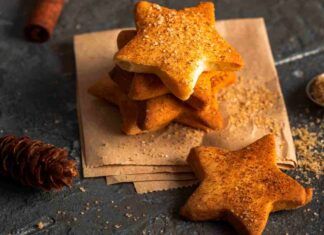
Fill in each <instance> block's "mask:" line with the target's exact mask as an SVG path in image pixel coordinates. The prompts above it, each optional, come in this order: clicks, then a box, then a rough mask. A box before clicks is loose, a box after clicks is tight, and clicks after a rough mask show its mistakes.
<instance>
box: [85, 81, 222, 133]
mask: <svg viewBox="0 0 324 235" xmlns="http://www.w3.org/2000/svg"><path fill="white" fill-rule="evenodd" d="M88 91H89V93H90V94H92V95H94V96H96V97H98V98H101V99H104V100H106V101H108V102H109V103H111V104H114V105H117V106H118V107H119V110H120V113H121V119H122V128H121V129H122V131H123V132H124V133H125V134H127V135H137V134H141V133H145V132H147V131H155V130H158V129H161V128H163V127H165V126H167V125H168V124H170V123H171V122H172V121H175V122H178V123H181V124H184V125H187V126H190V127H193V128H197V129H201V130H205V131H207V130H209V129H210V127H208V126H206V125H205V124H204V123H203V122H202V121H201V120H200V118H199V116H197V117H196V116H195V115H192V114H191V113H185V112H183V111H182V109H183V107H180V111H181V112H182V113H179V110H178V109H179V107H178V106H176V107H175V106H171V104H170V103H169V104H168V109H169V112H167V113H163V114H162V115H159V116H158V118H157V119H156V120H155V122H154V123H150V125H151V126H150V128H149V129H146V130H143V129H141V128H139V127H138V122H139V116H141V109H140V107H141V105H140V102H139V101H134V100H131V99H130V98H129V97H128V96H127V95H125V94H124V93H123V92H122V91H121V90H120V88H119V87H118V86H117V85H116V84H115V83H113V81H111V80H110V79H109V78H107V77H103V78H101V79H99V80H98V81H97V82H96V83H95V84H93V85H92V86H91V87H90V88H89V90H88ZM161 97H164V96H161ZM159 98H160V97H158V98H154V99H159ZM173 99H174V98H173ZM154 104H155V105H154V106H153V107H154V108H156V107H157V106H158V105H159V100H157V101H155V102H154ZM174 113H178V115H177V118H176V117H174V116H173V115H174ZM180 114H182V115H180ZM155 117H156V116H155ZM215 118H216V121H217V120H218V117H217V116H216V117H215ZM205 120H207V119H206V118H205ZM213 120H214V119H213ZM143 125H144V124H143ZM145 126H146V125H145Z"/></svg>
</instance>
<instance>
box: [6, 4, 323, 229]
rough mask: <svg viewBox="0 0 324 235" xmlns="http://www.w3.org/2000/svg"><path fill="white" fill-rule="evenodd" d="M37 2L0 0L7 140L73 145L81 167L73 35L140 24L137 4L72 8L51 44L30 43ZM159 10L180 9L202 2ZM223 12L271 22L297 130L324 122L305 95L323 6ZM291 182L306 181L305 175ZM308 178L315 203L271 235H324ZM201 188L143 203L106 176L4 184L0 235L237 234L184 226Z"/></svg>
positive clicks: (314, 68) (317, 56)
mask: <svg viewBox="0 0 324 235" xmlns="http://www.w3.org/2000/svg"><path fill="white" fill-rule="evenodd" d="M33 2H34V1H31V0H10V1H9V0H0V135H3V134H6V133H12V134H15V135H23V134H28V135H30V136H31V137H33V138H39V139H41V140H44V141H47V142H50V143H53V144H55V145H58V146H62V147H63V146H64V147H67V148H68V149H69V150H70V153H71V155H72V157H74V158H75V159H76V160H77V161H78V162H80V144H79V132H78V123H77V117H76V116H77V115H76V106H75V68H74V66H75V65H74V56H73V47H72V46H73V45H72V36H73V35H74V34H78V33H84V32H91V31H97V30H103V29H110V28H117V27H126V26H132V25H133V17H132V9H133V4H134V2H135V1H131V0H114V1H113V0H70V1H67V2H68V3H67V4H66V7H65V9H64V12H63V15H62V17H61V19H60V22H59V24H58V26H57V28H56V31H55V34H54V36H53V38H52V40H51V41H50V42H48V43H45V44H32V43H29V42H26V41H25V40H24V39H23V35H22V28H23V25H24V22H25V21H26V17H27V16H28V14H29V13H30V11H31V9H32V7H33ZM158 2H159V3H161V4H163V5H166V6H169V7H175V8H180V7H184V6H190V5H193V4H196V3H197V2H199V0H197V1H194V0H192V1H184V0H178V1H176V0H164V1H163V0H161V1H158ZM216 4H217V18H218V19H227V18H244V17H264V18H265V21H266V24H267V29H268V33H269V37H270V41H271V46H272V50H273V54H274V57H275V60H276V64H277V69H278V72H279V76H280V82H281V85H282V89H283V93H284V96H285V101H286V104H287V108H288V112H289V118H290V120H291V124H292V126H298V125H303V124H305V123H307V122H309V121H310V120H314V119H315V118H320V119H322V120H323V110H320V108H319V107H316V106H315V105H313V104H312V103H311V102H310V101H309V100H308V99H307V98H306V95H305V93H304V87H305V84H306V83H307V81H308V80H309V79H311V78H312V77H313V76H314V75H316V74H319V73H322V72H324V2H323V1H321V0H311V1H303V0H299V1H296V0H267V1H261V0H259V1H257V0H244V1H243V0H223V1H216ZM305 108H307V109H308V110H309V112H307V113H305ZM314 128H315V129H316V127H314ZM317 131H318V130H317ZM320 151H323V149H321V150H320ZM288 174H291V175H293V176H297V175H299V176H300V177H301V178H303V177H304V176H303V175H302V174H301V173H300V171H299V170H294V171H289V172H288ZM309 178H310V183H309V185H311V186H313V187H315V196H314V200H313V201H312V203H311V204H310V205H308V206H307V207H305V208H302V209H298V210H295V211H288V212H278V213H274V214H272V215H271V216H270V219H269V222H268V224H267V227H266V230H265V234H287V233H289V234H320V233H322V234H323V224H324V223H323V215H322V214H323V213H322V212H321V210H322V209H323V200H321V196H323V180H322V178H319V179H316V178H315V177H314V175H313V174H312V173H309ZM304 180H305V179H304ZM79 187H84V188H85V189H86V192H81V191H80V190H79ZM193 190H194V188H186V189H179V190H171V191H166V192H158V193H153V194H146V195H138V194H136V192H135V191H134V188H133V186H132V185H131V184H122V185H114V186H109V187H108V186H106V184H105V181H104V179H102V178H99V179H82V178H81V179H78V180H76V182H75V185H74V186H73V188H71V189H65V190H64V191H62V192H53V193H43V192H39V191H37V190H33V189H28V188H24V187H20V186H19V185H17V184H15V183H13V182H11V181H9V180H7V179H3V178H0V234H9V233H11V234H66V233H68V234H111V233H115V234H142V233H143V234H145V233H146V234H158V233H165V234H188V233H190V234H233V233H234V231H233V230H232V229H231V227H230V226H229V225H227V224H225V223H221V222H206V223H192V222H187V221H183V220H182V219H181V218H179V216H178V214H177V211H178V209H179V207H180V206H181V205H182V204H183V203H184V201H185V200H186V198H187V197H188V196H189V195H190V193H192V192H193ZM126 213H129V214H130V215H131V216H127V215H126ZM128 217H129V218H128ZM39 221H42V222H43V223H44V225H45V227H44V229H43V230H41V231H38V230H37V229H35V224H36V223H37V222H39Z"/></svg>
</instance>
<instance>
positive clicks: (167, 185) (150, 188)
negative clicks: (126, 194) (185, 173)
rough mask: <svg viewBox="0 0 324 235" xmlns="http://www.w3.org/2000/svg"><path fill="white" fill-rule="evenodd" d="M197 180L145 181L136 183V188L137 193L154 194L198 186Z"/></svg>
mask: <svg viewBox="0 0 324 235" xmlns="http://www.w3.org/2000/svg"><path fill="white" fill-rule="evenodd" d="M197 183H198V181H197V180H183V181H145V182H134V187H135V190H136V192H137V193H139V194H143V193H152V192H157V191H163V190H170V189H176V188H183V187H189V186H192V185H195V184H197Z"/></svg>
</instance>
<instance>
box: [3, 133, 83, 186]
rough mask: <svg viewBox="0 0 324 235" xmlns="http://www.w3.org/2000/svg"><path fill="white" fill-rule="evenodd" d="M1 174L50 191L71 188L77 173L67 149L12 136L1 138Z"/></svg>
mask: <svg viewBox="0 0 324 235" xmlns="http://www.w3.org/2000/svg"><path fill="white" fill-rule="evenodd" d="M0 174H1V175H3V176H6V177H10V178H12V179H14V180H16V181H18V182H20V183H21V184H23V185H26V186H31V187H34V188H40V189H43V190H45V191H50V190H52V189H55V190H60V189H62V188H63V187H64V186H68V187H70V186H71V184H72V180H73V177H75V176H77V170H76V163H75V161H74V160H69V159H68V151H67V150H66V149H63V148H57V147H55V146H54V145H51V144H46V143H43V142H41V141H39V140H32V139H30V138H29V137H26V136H24V137H20V138H17V137H15V136H12V135H8V136H4V137H2V138H0Z"/></svg>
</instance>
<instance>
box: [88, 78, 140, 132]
mask: <svg viewBox="0 0 324 235" xmlns="http://www.w3.org/2000/svg"><path fill="white" fill-rule="evenodd" d="M88 91H89V93H90V94H92V95H94V96H96V97H98V98H101V99H104V100H106V101H108V102H109V103H111V104H114V105H117V106H118V107H119V110H120V113H121V118H122V128H121V129H122V131H123V132H124V133H125V134H127V135H136V134H140V133H143V132H144V131H142V130H141V129H139V128H138V126H137V112H138V108H137V103H136V101H132V100H131V99H129V98H128V97H127V96H126V95H125V94H124V93H123V92H122V91H121V90H120V89H119V87H118V86H117V85H116V84H114V83H113V82H112V81H111V80H110V79H108V78H107V77H103V78H101V79H99V80H98V81H97V82H96V83H95V84H94V85H92V86H91V87H90V88H89V90H88Z"/></svg>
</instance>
